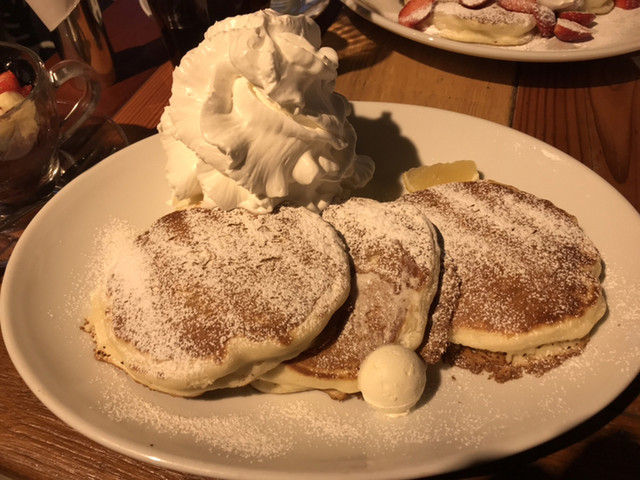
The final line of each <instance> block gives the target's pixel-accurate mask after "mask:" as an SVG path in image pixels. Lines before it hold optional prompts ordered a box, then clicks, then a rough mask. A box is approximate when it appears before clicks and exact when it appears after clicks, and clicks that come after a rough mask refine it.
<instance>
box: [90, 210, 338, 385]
mask: <svg viewBox="0 0 640 480" xmlns="http://www.w3.org/2000/svg"><path fill="white" fill-rule="evenodd" d="M349 291H350V267H349V259H348V256H347V254H346V252H345V249H344V243H343V242H342V240H341V239H340V238H339V236H338V235H337V233H336V231H335V230H334V229H333V228H332V227H331V226H330V225H329V224H328V223H326V222H325V221H323V220H322V219H321V217H320V216H319V215H317V214H315V213H312V212H310V211H308V210H306V209H303V208H290V207H282V208H280V209H279V210H278V211H277V212H276V213H273V214H270V215H254V214H252V213H249V212H247V211H246V210H242V209H235V210H231V211H222V210H219V209H204V208H191V209H186V210H180V211H176V212H173V213H170V214H168V215H166V216H164V217H162V218H160V219H159V220H158V221H156V222H155V223H154V224H153V225H152V226H151V227H150V228H149V229H148V230H147V231H146V232H144V233H142V234H141V235H139V236H137V238H135V241H132V242H130V243H129V244H127V246H126V247H125V248H123V249H122V250H121V251H120V252H119V255H118V256H117V258H116V259H115V261H114V263H113V265H111V268H110V269H109V271H108V278H107V280H106V285H104V286H103V287H102V288H101V289H100V290H99V291H98V293H97V294H96V295H94V299H93V311H92V313H91V315H90V316H89V318H88V321H87V330H89V331H91V332H92V333H93V335H94V338H95V341H96V356H97V357H98V358H99V359H101V360H104V361H106V362H110V363H112V364H113V365H115V366H117V367H119V368H121V369H123V370H124V371H126V372H127V373H128V374H129V375H130V376H131V377H133V378H134V379H135V380H136V381H138V382H140V383H142V384H144V385H147V386H148V387H150V388H152V389H155V390H159V391H163V392H166V393H170V394H173V395H178V396H195V395H199V394H201V393H203V392H205V391H207V390H213V389H218V388H225V387H236V386H241V385H245V384H247V383H249V382H251V381H252V380H253V379H254V378H255V377H256V376H258V375H260V374H262V373H264V372H266V371H267V370H269V369H271V368H273V367H274V366H276V365H277V364H279V363H280V362H282V361H283V360H286V359H290V358H293V357H295V356H296V355H298V354H299V353H300V352H301V351H303V350H304V349H306V348H307V347H308V346H309V345H310V344H311V342H312V341H313V340H314V339H315V338H316V336H317V335H318V334H319V333H320V332H321V331H322V330H323V328H324V327H325V325H326V324H327V322H328V320H329V319H330V318H331V316H332V315H333V313H334V312H335V311H336V310H337V309H338V308H339V307H340V306H341V305H342V304H343V303H344V301H345V299H346V298H347V295H348V294H349Z"/></svg>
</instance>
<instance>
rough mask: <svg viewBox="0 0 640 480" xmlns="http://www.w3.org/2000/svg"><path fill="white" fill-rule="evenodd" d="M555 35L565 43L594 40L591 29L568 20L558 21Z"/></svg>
mask: <svg viewBox="0 0 640 480" xmlns="http://www.w3.org/2000/svg"><path fill="white" fill-rule="evenodd" d="M553 33H555V35H556V37H557V38H558V40H562V41H563V42H582V41H585V40H590V39H591V38H592V33H591V29H589V28H588V27H585V26H584V25H580V24H579V23H577V22H573V21H571V20H567V19H566V18H559V19H558V22H557V23H556V26H555V28H554V29H553Z"/></svg>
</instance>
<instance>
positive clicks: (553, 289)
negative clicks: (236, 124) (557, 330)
mask: <svg viewBox="0 0 640 480" xmlns="http://www.w3.org/2000/svg"><path fill="white" fill-rule="evenodd" d="M403 200H404V201H408V202H410V203H413V204H415V205H418V206H419V207H420V208H421V209H422V210H423V211H424V212H425V213H426V215H427V216H428V217H429V218H430V219H431V220H432V221H433V223H434V224H435V225H436V227H437V228H438V229H439V230H440V231H441V233H442V235H443V237H444V250H445V252H447V254H449V255H451V257H452V259H453V260H454V262H455V263H456V266H457V268H458V273H459V275H460V277H461V279H462V284H461V285H462V287H461V288H462V295H461V297H460V301H459V304H458V306H457V309H456V312H455V314H454V319H453V325H454V328H456V327H458V326H462V327H469V328H475V329H479V330H485V331H487V330H488V331H497V332H500V333H502V334H506V335H511V334H523V333H528V332H529V331H531V330H533V329H535V328H537V327H539V326H541V325H544V324H554V323H555V322H558V321H559V320H562V319H564V318H566V317H575V318H579V317H581V316H582V315H584V313H585V309H586V308H588V307H591V305H592V304H595V302H596V300H597V298H599V292H600V287H599V282H598V279H597V278H596V276H595V275H594V271H596V272H597V271H599V263H600V256H599V253H598V251H597V249H596V248H595V246H594V245H593V243H592V242H591V241H590V240H589V238H588V237H587V236H586V235H585V234H584V232H583V231H582V229H581V228H580V226H579V225H578V224H577V222H576V220H575V218H574V217H573V216H571V215H569V214H567V213H566V212H564V211H562V210H560V209H558V208H556V207H555V206H554V205H553V204H551V202H548V201H546V200H541V199H538V198H536V197H534V196H532V195H530V194H527V193H525V192H521V191H517V190H516V189H512V188H511V187H506V186H503V185H500V184H496V183H493V182H483V181H480V182H469V183H458V184H447V185H440V186H437V187H434V188H431V189H428V190H425V191H423V192H417V193H415V194H410V195H407V196H405V197H403ZM523 292H526V298H524V297H523V295H524V293H523Z"/></svg>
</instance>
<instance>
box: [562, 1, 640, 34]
mask: <svg viewBox="0 0 640 480" xmlns="http://www.w3.org/2000/svg"><path fill="white" fill-rule="evenodd" d="M638 1H640V0H638ZM558 18H565V19H567V20H571V21H572V22H576V23H579V24H580V25H583V26H585V27H588V26H590V25H591V24H592V23H593V22H594V20H595V19H596V14H595V13H589V12H575V11H566V12H560V14H559V15H558Z"/></svg>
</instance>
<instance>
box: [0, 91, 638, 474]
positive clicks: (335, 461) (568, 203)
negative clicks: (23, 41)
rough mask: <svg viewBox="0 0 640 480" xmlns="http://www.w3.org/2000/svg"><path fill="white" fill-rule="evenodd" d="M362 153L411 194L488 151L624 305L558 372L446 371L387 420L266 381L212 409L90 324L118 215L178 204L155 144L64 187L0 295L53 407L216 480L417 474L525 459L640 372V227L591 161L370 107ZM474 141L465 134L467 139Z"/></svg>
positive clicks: (11, 335) (448, 117) (101, 437)
mask: <svg viewBox="0 0 640 480" xmlns="http://www.w3.org/2000/svg"><path fill="white" fill-rule="evenodd" d="M353 123H354V125H355V127H356V129H357V131H358V133H359V136H360V137H359V138H360V140H359V150H360V151H361V152H366V153H370V154H371V155H372V156H373V157H374V159H375V160H376V162H377V173H376V176H375V178H374V181H373V182H372V184H371V187H370V189H369V192H373V193H374V194H375V196H377V197H378V198H382V199H387V198H393V197H395V196H397V195H398V194H400V193H401V191H402V187H401V186H400V180H399V178H400V174H401V172H402V171H404V170H406V169H407V168H409V167H411V166H415V165H418V164H420V163H433V162H437V161H453V160H456V159H468V158H473V159H475V160H476V161H477V163H478V165H479V167H480V169H481V170H482V172H483V174H484V176H485V177H487V178H493V179H495V180H499V181H502V182H506V183H511V184H513V185H516V186H518V187H520V188H523V189H525V190H528V191H531V192H533V193H536V194H539V195H540V196H542V197H546V198H549V199H551V200H553V201H554V202H556V203H557V204H558V205H559V206H560V207H563V208H565V209H566V210H568V211H569V212H572V213H574V214H575V215H577V217H578V219H579V220H580V223H581V224H582V225H583V227H584V229H585V230H586V232H587V233H588V234H589V235H590V236H591V237H592V238H593V240H594V241H595V243H596V244H597V246H598V247H599V248H600V250H601V252H602V255H603V258H604V261H605V262H606V280H605V282H604V286H605V289H606V294H607V298H608V302H609V307H610V312H609V314H608V316H607V318H606V320H605V321H604V322H603V323H602V324H601V325H600V326H598V327H597V332H596V333H595V335H594V337H593V339H592V341H591V342H590V344H589V346H588V348H587V350H586V351H585V353H584V354H583V355H582V356H580V357H577V358H574V359H571V360H569V361H568V362H567V363H565V364H564V365H563V366H561V367H560V368H558V369H556V370H553V371H551V372H549V373H548V374H547V375H545V376H544V377H543V378H541V379H538V378H533V377H527V378H523V379H519V380H516V381H512V382H508V383H506V384H502V385H500V384H497V383H495V382H493V381H490V380H487V379H486V378H485V377H482V376H474V375H472V374H470V373H468V372H466V371H462V370H459V369H452V368H444V367H439V368H431V369H430V370H429V380H428V389H427V392H426V393H425V396H424V398H423V400H422V402H421V403H420V404H419V408H418V409H417V410H416V411H414V412H412V413H411V414H410V415H408V416H406V417H403V418H398V419H389V418H386V417H384V416H382V415H380V414H378V413H376V412H374V411H372V410H371V409H369V408H367V406H366V404H365V403H364V402H363V401H361V400H359V399H351V400H348V401H346V402H342V403H341V402H335V401H332V400H330V399H329V398H328V397H327V396H325V395H323V394H322V393H319V392H307V393H302V394H293V395H288V396H277V395H265V394H259V393H256V392H254V391H252V390H251V389H248V388H246V389H242V390H238V391H221V392H214V393H211V394H208V395H205V396H203V397H201V398H198V399H180V398H173V397H170V396H167V395H164V394H161V393H156V392H152V391H150V390H147V389H146V388H144V387H142V386H140V385H137V384H136V383H134V382H133V381H132V380H130V379H129V378H128V377H127V376H126V375H124V374H123V373H121V372H120V371H119V370H117V369H115V368H113V367H112V366H110V365H107V364H104V363H101V362H98V361H96V360H94V358H93V354H92V341H91V339H90V338H89V335H88V334H86V333H84V332H82V331H81V330H80V326H81V325H82V324H83V317H84V316H85V314H86V313H87V309H88V304H89V294H90V291H91V288H92V282H91V280H90V279H91V273H92V270H93V267H94V265H95V263H94V262H95V260H94V257H95V255H96V254H95V251H94V242H95V240H96V237H97V236H99V232H100V231H101V229H104V228H105V226H106V225H107V224H108V223H109V222H110V221H111V219H113V218H117V219H124V220H127V221H129V222H131V223H132V224H134V225H136V226H138V227H140V228H144V227H146V226H148V225H149V224H150V223H151V222H152V221H153V220H155V219H156V218H157V217H159V216H160V215H162V214H163V213H165V212H167V211H168V207H167V205H166V201H167V199H168V198H169V189H168V187H167V186H166V184H165V180H164V178H163V175H164V163H165V157H164V154H163V151H162V148H161V146H160V142H159V140H158V138H157V137H151V138H149V139H146V140H144V141H141V142H139V143H136V144H134V145H131V146H130V147H128V148H126V149H124V150H122V151H120V152H118V153H116V154H114V155H113V156H112V157H110V158H108V159H107V160H105V161H104V162H102V163H101V164H99V165H97V166H96V167H94V168H93V169H91V170H90V171H88V172H87V173H85V174H83V175H82V176H81V177H79V178H78V179H77V180H76V181H74V182H72V183H71V184H70V185H68V186H67V187H65V189H64V190H63V191H62V192H61V193H60V194H59V195H57V196H56V197H55V198H54V199H53V200H52V201H51V202H50V203H49V204H48V205H46V206H45V208H44V209H43V210H42V211H41V212H40V214H38V216H37V217H36V218H35V219H34V220H33V222H32V223H31V225H29V227H28V229H27V230H26V232H25V233H24V235H23V236H22V238H21V239H20V242H19V243H18V245H17V247H16V249H15V252H14V254H13V257H12V258H11V260H10V263H9V266H8V269H7V272H6V275H5V278H4V283H3V285H2V296H1V299H0V318H1V320H2V332H3V335H4V340H5V342H6V345H7V349H8V351H9V354H10V356H11V358H12V360H13V362H14V363H15V365H16V368H17V369H18V371H19V373H20V375H21V376H22V377H23V378H24V380H25V382H26V383H27V385H29V387H30V388H31V389H32V390H33V392H34V393H35V394H36V395H37V397H38V398H39V399H40V400H41V401H42V402H43V403H44V404H45V405H46V406H47V407H48V408H49V409H51V411H52V412H53V413H55V414H56V415H57V416H58V417H60V418H61V419H62V420H63V421H65V422H67V423H68V424H69V425H71V426H72V427H73V428H75V429H77V430H78V431H80V432H81V433H83V434H84V435H86V436H87V437H89V438H91V439H93V440H95V441H97V442H99V443H101V444H103V445H106V446H107V447H109V448H112V449H114V450H117V451H119V452H122V453H124V454H126V455H129V456H132V457H135V458H138V459H141V460H143V461H147V462H151V463H155V464H159V465H164V466H166V467H169V468H173V469H177V470H181V471H185V472H192V473H199V474H204V475H211V476H219V477H229V478H230V477H233V478H237V477H248V478H254V479H257V478H269V479H276V478H277V479H283V478H286V479H294V478H301V476H303V475H304V478H326V477H327V476H331V478H351V479H376V478H390V477H396V478H400V477H418V476H424V475H430V474H436V473H441V472H446V471H451V470H455V469H459V468H463V467H465V466H468V465H470V464H472V463H475V462H480V461H487V460H491V459H495V458H500V457H504V456H507V455H509V454H513V453H516V452H520V451H522V450H524V449H527V448H530V447H533V446H535V445H538V444H540V443H541V442H544V441H546V440H548V439H551V438H553V437H555V436H557V435H559V434H560V433H562V432H565V431H567V430H568V429H570V428H571V427H573V426H575V425H577V424H579V423H580V422H582V421H584V420H586V419H587V418H589V417H590V416H592V415H594V414H595V413H597V412H598V411H600V410H601V409H602V408H604V407H605V406H606V405H607V404H608V403H609V402H611V401H612V400H613V399H614V398H615V397H616V396H617V395H619V394H620V392H621V391H622V390H623V389H624V388H625V387H626V386H627V385H628V384H629V383H630V382H631V381H632V380H633V379H634V378H635V376H636V375H637V373H638V371H639V369H640V354H639V353H640V352H639V349H640V348H639V346H640V329H638V328H637V325H636V324H637V315H638V311H640V298H639V297H638V295H637V286H638V285H639V284H640V257H638V255H637V246H638V245H640V218H639V215H638V213H637V212H636V211H635V210H634V208H633V207H632V206H630V204H629V203H628V202H626V200H624V199H623V197H621V196H620V195H619V194H618V193H617V192H616V191H615V190H614V189H613V188H612V187H610V186H609V185H608V184H607V183H606V182H604V181H603V180H602V179H601V178H600V177H598V176H597V175H596V174H594V173H593V172H592V171H591V170H589V169H587V168H586V167H584V166H583V165H582V164H580V163H579V162H577V161H575V160H573V159H571V158H569V157H567V156H566V155H565V154H563V153H561V152H559V151H558V150H555V149H554V148H552V147H550V146H548V145H546V144H544V143H541V142H539V141H537V140H535V139H532V138H530V137H528V136H525V135H523V134H521V133H518V132H516V131H514V130H510V129H507V128H505V127H502V126H498V125H496V124H493V123H489V122H486V121H483V120H479V119H475V118H472V117H468V116H463V115H460V114H456V113H451V112H446V111H441V110H434V109H429V108H423V107H415V106H408V105H396V104H385V103H359V102H356V103H355V118H354V120H353ZM460 132H464V141H460Z"/></svg>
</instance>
